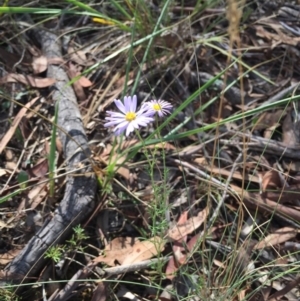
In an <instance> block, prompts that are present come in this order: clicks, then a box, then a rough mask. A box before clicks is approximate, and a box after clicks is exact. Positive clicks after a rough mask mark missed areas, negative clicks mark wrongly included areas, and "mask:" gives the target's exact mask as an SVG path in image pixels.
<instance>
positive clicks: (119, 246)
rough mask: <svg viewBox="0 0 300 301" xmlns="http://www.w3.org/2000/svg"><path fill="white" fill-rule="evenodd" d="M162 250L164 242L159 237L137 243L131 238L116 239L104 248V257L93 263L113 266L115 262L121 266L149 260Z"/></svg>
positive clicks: (99, 257)
mask: <svg viewBox="0 0 300 301" xmlns="http://www.w3.org/2000/svg"><path fill="white" fill-rule="evenodd" d="M163 249H164V241H163V239H161V238H160V237H153V238H152V239H150V240H145V241H139V240H138V239H135V238H132V237H126V238H124V237H118V238H115V239H113V240H112V241H111V243H110V244H109V245H107V246H106V247H105V256H104V255H101V256H98V257H97V258H95V259H94V260H93V261H94V262H104V263H106V264H107V265H110V266H115V262H116V261H117V262H119V263H120V264H122V265H126V264H131V263H136V262H140V261H143V260H146V259H149V258H151V257H153V256H155V255H157V254H158V253H160V252H162V251H163Z"/></svg>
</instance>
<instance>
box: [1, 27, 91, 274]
mask: <svg viewBox="0 0 300 301" xmlns="http://www.w3.org/2000/svg"><path fill="white" fill-rule="evenodd" d="M35 35H36V37H37V38H38V40H39V41H40V43H41V46H42V50H43V53H44V55H45V56H46V57H48V58H61V57H62V53H61V42H60V39H59V38H58V36H57V35H55V34H53V33H50V32H48V31H45V30H36V31H35ZM47 76H48V77H53V78H55V79H56V83H55V85H54V86H53V94H52V99H53V101H54V102H58V103H59V114H58V126H59V127H60V128H62V129H63V130H64V131H59V136H60V139H61V141H62V145H63V150H64V156H65V159H66V162H67V166H68V170H69V171H70V175H69V176H68V177H67V183H66V189H65V194H64V197H63V199H62V200H61V203H60V205H59V207H58V208H57V209H56V211H55V212H54V216H53V218H52V219H51V220H49V221H48V222H46V223H45V224H44V225H43V227H42V228H41V229H40V231H39V232H38V233H36V235H35V236H34V237H32V239H31V240H30V241H29V242H28V244H27V245H26V246H25V248H24V249H23V250H22V252H21V253H20V254H19V255H18V256H17V257H16V258H15V259H14V260H13V261H12V262H11V263H10V264H9V266H8V267H7V268H6V270H7V272H8V273H17V274H19V275H20V274H21V275H24V276H25V275H27V274H28V275H36V274H37V273H38V272H39V271H40V270H41V268H42V267H43V265H44V263H45V259H44V254H45V252H46V251H47V249H48V248H49V247H50V246H52V245H55V244H57V243H61V242H62V241H63V240H64V239H65V238H66V236H68V235H69V234H70V231H71V230H72V227H74V226H75V225H77V224H78V223H80V222H81V221H83V220H84V219H86V218H87V216H88V215H89V214H90V212H91V211H92V209H93V207H94V195H95V191H96V187H97V183H96V179H95V177H94V176H90V175H89V176H80V175H76V177H73V176H72V172H71V171H72V169H74V168H75V167H76V165H77V164H78V163H79V162H82V161H83V160H84V159H86V157H87V156H89V154H90V151H89V148H88V144H87V143H88V141H87V137H86V135H85V132H84V129H83V125H82V120H81V116H80V112H79V110H78V107H77V103H76V96H75V94H74V92H73V89H72V88H71V86H70V85H69V84H68V82H69V79H68V77H67V75H66V73H65V71H64V69H63V67H62V66H55V65H50V66H49V67H48V71H47ZM66 133H67V135H66ZM79 146H80V147H81V149H79ZM88 171H89V168H88V167H86V168H85V169H83V170H81V171H80V174H84V173H86V172H88ZM89 174H90V173H89Z"/></svg>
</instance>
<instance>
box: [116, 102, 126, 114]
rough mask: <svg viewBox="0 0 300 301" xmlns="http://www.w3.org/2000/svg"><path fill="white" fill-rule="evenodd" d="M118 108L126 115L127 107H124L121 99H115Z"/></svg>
mask: <svg viewBox="0 0 300 301" xmlns="http://www.w3.org/2000/svg"><path fill="white" fill-rule="evenodd" d="M114 102H115V104H116V106H117V108H118V109H119V110H120V111H121V112H122V113H124V114H126V107H124V105H123V103H122V101H121V100H120V99H115V100H114Z"/></svg>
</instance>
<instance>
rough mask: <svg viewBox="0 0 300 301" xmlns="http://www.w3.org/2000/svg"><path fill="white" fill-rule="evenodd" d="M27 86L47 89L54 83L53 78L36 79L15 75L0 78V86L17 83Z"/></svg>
mask: <svg viewBox="0 0 300 301" xmlns="http://www.w3.org/2000/svg"><path fill="white" fill-rule="evenodd" d="M17 82H20V83H22V84H24V85H29V86H31V87H33V88H47V87H49V86H52V85H53V84H54V83H55V79H54V78H47V77H46V78H38V77H34V76H32V75H23V74H16V73H9V74H7V75H5V76H3V77H1V78H0V84H6V83H17Z"/></svg>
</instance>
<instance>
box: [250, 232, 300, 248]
mask: <svg viewBox="0 0 300 301" xmlns="http://www.w3.org/2000/svg"><path fill="white" fill-rule="evenodd" d="M299 232H300V230H296V229H294V228H291V227H284V228H281V229H278V230H276V231H275V232H274V233H271V234H269V235H267V236H266V237H265V238H264V239H262V240H261V241H260V242H258V243H257V244H256V245H255V246H254V249H256V250H258V249H264V248H267V247H272V246H275V245H278V244H281V243H283V242H286V241H288V240H289V239H291V238H294V237H295V236H296V235H297V234H298V233H299Z"/></svg>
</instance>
